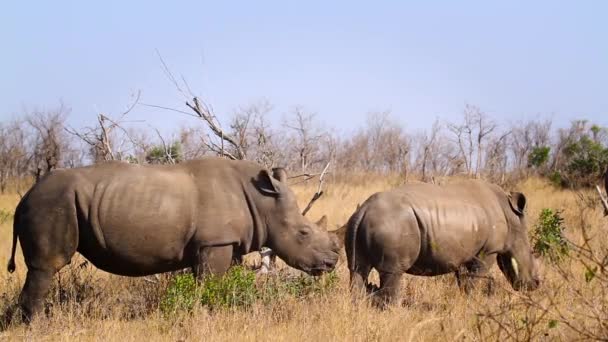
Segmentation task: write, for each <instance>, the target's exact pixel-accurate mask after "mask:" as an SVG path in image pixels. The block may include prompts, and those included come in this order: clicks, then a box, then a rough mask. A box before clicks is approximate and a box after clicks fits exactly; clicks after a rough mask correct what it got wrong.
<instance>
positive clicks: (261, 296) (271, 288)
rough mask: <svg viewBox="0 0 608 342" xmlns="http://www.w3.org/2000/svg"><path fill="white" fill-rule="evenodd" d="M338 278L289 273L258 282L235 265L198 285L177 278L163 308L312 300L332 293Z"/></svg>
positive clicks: (185, 276) (181, 276) (168, 311)
mask: <svg viewBox="0 0 608 342" xmlns="http://www.w3.org/2000/svg"><path fill="white" fill-rule="evenodd" d="M337 284H338V276H337V274H336V273H335V272H331V273H329V274H327V275H325V276H323V277H318V278H313V277H310V276H307V275H299V276H293V275H289V274H285V273H279V274H275V275H266V276H263V277H260V279H256V274H255V272H254V271H252V270H250V269H247V268H245V267H244V266H233V267H232V268H230V269H229V270H228V272H226V274H224V275H223V276H216V275H209V276H207V277H205V278H204V280H203V282H202V283H201V284H200V285H198V286H197V284H196V282H195V280H194V277H193V276H192V274H190V273H186V274H179V275H176V276H175V277H174V278H173V279H172V281H171V283H170V284H169V286H168V287H167V290H166V292H165V295H164V296H163V298H162V300H161V303H160V309H161V311H162V312H163V313H164V314H171V313H175V312H177V311H190V310H192V309H193V308H194V306H195V305H199V304H200V305H202V306H205V307H208V308H209V309H222V308H224V309H225V308H245V309H246V308H249V307H251V306H252V305H253V304H255V303H258V302H259V303H262V304H270V303H273V302H277V301H280V300H283V299H286V298H310V297H313V296H317V295H323V294H326V293H328V292H329V291H331V290H332V289H334V288H335V287H336V285H337Z"/></svg>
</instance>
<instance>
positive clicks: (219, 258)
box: [192, 245, 234, 281]
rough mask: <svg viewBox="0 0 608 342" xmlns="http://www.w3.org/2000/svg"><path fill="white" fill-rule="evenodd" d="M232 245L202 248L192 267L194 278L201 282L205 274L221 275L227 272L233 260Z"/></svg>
mask: <svg viewBox="0 0 608 342" xmlns="http://www.w3.org/2000/svg"><path fill="white" fill-rule="evenodd" d="M233 252H234V247H233V246H232V245H226V246H213V247H202V248H200V249H199V252H198V255H197V257H196V258H195V260H194V265H192V273H193V274H194V277H195V278H196V279H197V280H198V281H201V280H202V279H203V277H204V276H205V275H206V274H216V275H222V274H224V273H226V271H228V268H230V265H231V263H232V260H233Z"/></svg>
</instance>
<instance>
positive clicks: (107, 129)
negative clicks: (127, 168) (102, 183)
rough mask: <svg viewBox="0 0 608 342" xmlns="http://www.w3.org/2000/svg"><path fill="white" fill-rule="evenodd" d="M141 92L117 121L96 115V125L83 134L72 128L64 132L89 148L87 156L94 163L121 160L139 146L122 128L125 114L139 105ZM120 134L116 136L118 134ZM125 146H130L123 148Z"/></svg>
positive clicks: (86, 129)
mask: <svg viewBox="0 0 608 342" xmlns="http://www.w3.org/2000/svg"><path fill="white" fill-rule="evenodd" d="M140 97H141V92H138V93H137V95H136V97H135V99H134V101H133V103H132V104H131V105H130V106H129V107H128V108H127V110H126V111H125V112H123V113H122V114H121V115H120V116H119V117H118V118H117V119H112V118H110V117H109V116H107V115H105V114H98V115H97V125H96V126H93V127H85V128H84V129H83V132H79V131H77V130H75V129H74V128H66V131H67V132H68V133H70V134H72V135H74V136H76V137H78V138H80V140H82V141H83V142H84V143H85V144H86V145H88V147H89V154H90V156H91V159H92V160H93V162H94V163H98V162H102V161H109V160H122V159H123V156H124V155H125V154H126V152H127V150H129V149H132V148H133V147H134V146H140V147H141V145H140V144H141V143H138V142H137V141H136V140H135V139H133V138H132V137H131V135H130V134H129V132H128V131H127V130H126V129H125V128H124V127H123V125H124V124H125V123H127V122H128V121H127V120H126V116H127V114H129V112H131V110H133V108H135V106H136V105H137V104H138V103H139V99H140ZM117 132H118V133H120V134H118V133H117ZM126 144H129V145H131V146H129V147H125V145H126Z"/></svg>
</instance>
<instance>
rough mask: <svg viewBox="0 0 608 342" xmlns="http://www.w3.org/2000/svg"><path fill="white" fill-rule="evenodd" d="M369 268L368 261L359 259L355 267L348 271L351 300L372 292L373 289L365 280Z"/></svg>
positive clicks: (369, 270)
mask: <svg viewBox="0 0 608 342" xmlns="http://www.w3.org/2000/svg"><path fill="white" fill-rule="evenodd" d="M371 269H372V267H371V265H370V264H369V263H367V262H361V260H360V259H359V260H358V261H357V265H356V266H355V269H354V270H351V271H350V292H351V294H352V297H353V300H358V299H361V298H364V297H365V296H366V295H367V294H370V293H371V292H372V290H373V289H372V287H371V286H370V284H369V283H368V282H367V278H368V277H369V273H370V272H371Z"/></svg>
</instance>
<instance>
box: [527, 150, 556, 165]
mask: <svg viewBox="0 0 608 342" xmlns="http://www.w3.org/2000/svg"><path fill="white" fill-rule="evenodd" d="M549 152H551V148H550V147H549V146H539V147H535V148H534V149H532V152H530V154H529V155H528V166H529V167H530V166H531V167H535V168H540V167H542V166H544V165H545V164H546V163H547V161H549Z"/></svg>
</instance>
